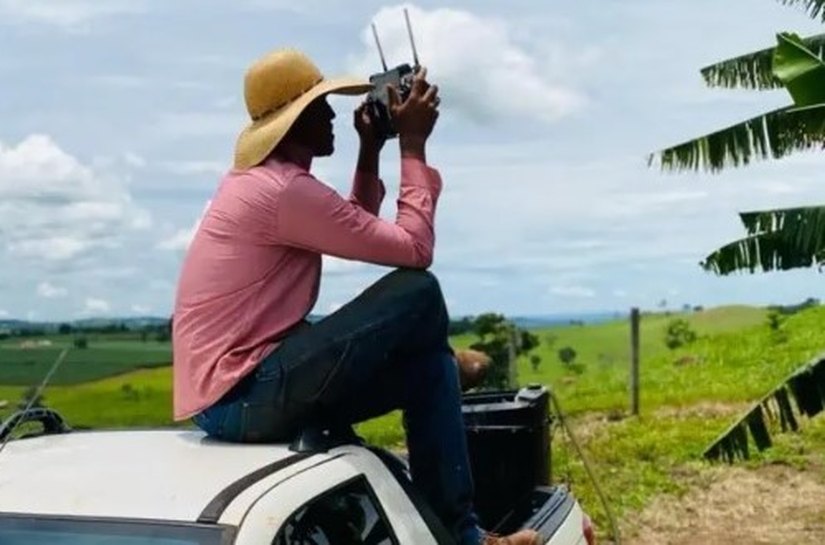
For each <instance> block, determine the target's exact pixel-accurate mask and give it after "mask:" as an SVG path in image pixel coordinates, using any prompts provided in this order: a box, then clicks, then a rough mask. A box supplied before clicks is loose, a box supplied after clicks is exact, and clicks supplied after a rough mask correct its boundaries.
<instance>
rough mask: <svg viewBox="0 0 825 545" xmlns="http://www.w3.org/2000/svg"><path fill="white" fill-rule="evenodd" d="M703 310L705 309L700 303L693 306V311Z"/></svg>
mask: <svg viewBox="0 0 825 545" xmlns="http://www.w3.org/2000/svg"><path fill="white" fill-rule="evenodd" d="M703 310H705V307H703V306H702V305H696V306H695V307H693V312H702V311H703Z"/></svg>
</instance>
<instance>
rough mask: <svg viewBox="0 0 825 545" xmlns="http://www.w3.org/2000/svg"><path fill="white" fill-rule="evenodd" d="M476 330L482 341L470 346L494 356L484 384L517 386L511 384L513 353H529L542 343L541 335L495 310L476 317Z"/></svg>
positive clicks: (499, 388) (498, 387)
mask: <svg viewBox="0 0 825 545" xmlns="http://www.w3.org/2000/svg"><path fill="white" fill-rule="evenodd" d="M473 331H474V332H475V334H476V336H477V337H478V341H476V342H475V343H473V344H472V345H470V348H472V349H474V350H479V351H481V352H484V353H485V354H487V355H488V356H489V357H490V360H491V362H490V366H489V368H488V370H487V374H486V375H485V377H484V380H483V381H482V384H481V386H480V387H481V388H483V389H492V390H501V389H506V388H510V387H515V386H516V385H515V384H510V382H511V381H510V379H511V375H510V356H511V355H515V356H516V357H517V358H518V357H519V356H523V355H527V354H528V353H529V352H530V351H531V350H533V349H535V348H536V347H537V346H538V345H539V338H538V337H537V336H536V335H534V334H533V333H530V332H529V331H526V330H522V329H520V328H519V327H517V326H516V325H515V324H514V323H512V322H510V321H508V320H507V319H506V318H505V317H504V316H503V315H501V314H494V313H487V314H481V315H479V316H478V317H476V319H475V321H474V325H473Z"/></svg>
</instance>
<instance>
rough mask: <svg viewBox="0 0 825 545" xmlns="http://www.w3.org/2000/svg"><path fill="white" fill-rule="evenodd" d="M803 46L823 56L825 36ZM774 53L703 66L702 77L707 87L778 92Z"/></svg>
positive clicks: (812, 38) (771, 50) (808, 40)
mask: <svg viewBox="0 0 825 545" xmlns="http://www.w3.org/2000/svg"><path fill="white" fill-rule="evenodd" d="M803 43H804V44H805V46H806V47H807V48H808V49H810V50H811V51H813V52H814V53H816V54H817V55H818V56H819V57H820V58H821V57H823V55H825V34H817V35H816V36H810V37H808V38H805V39H804V40H803ZM775 50H776V48H775V47H769V48H767V49H762V50H760V51H756V52H754V53H749V54H747V55H741V56H739V57H734V58H732V59H728V60H725V61H721V62H718V63H716V64H712V65H710V66H706V67H705V68H703V69H702V77H703V78H704V79H705V83H707V84H708V86H710V87H724V88H728V89H738V88H741V89H760V90H764V89H780V88H782V87H783V84H782V82H781V81H780V80H779V79H778V78H777V77H776V76H774V74H773V54H774V51H775Z"/></svg>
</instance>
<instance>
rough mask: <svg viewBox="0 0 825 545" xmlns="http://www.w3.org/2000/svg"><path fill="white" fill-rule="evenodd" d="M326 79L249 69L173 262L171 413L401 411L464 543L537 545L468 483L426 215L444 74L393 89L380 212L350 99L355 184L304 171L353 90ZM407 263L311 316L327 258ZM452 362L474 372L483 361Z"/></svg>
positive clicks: (209, 422) (280, 431) (272, 62)
mask: <svg viewBox="0 0 825 545" xmlns="http://www.w3.org/2000/svg"><path fill="white" fill-rule="evenodd" d="M369 89H370V86H369V85H368V84H366V83H365V82H363V81H360V80H354V79H331V80H330V79H325V78H324V77H323V76H322V75H321V73H320V72H319V71H318V69H317V68H316V67H315V66H314V65H313V64H312V62H311V61H310V60H309V59H308V58H307V57H306V56H304V55H303V54H301V53H299V52H297V51H293V50H286V51H276V52H274V53H271V54H269V55H267V56H265V57H264V58H263V59H261V60H259V61H258V62H256V63H255V64H254V65H253V66H252V67H251V68H250V70H249V71H248V72H247V75H246V80H245V98H246V105H247V109H248V111H249V114H250V116H251V118H252V123H251V124H250V125H249V126H248V127H247V128H246V130H244V132H243V133H242V134H241V136H240V138H239V139H238V142H237V146H236V153H235V166H234V168H233V169H232V170H231V171H230V172H229V173H228V174H227V175H226V177H224V179H223V180H222V182H221V184H220V187H219V188H218V191H217V193H216V195H215V197H214V198H213V200H212V203H211V204H210V206H209V208H208V210H207V212H206V214H205V215H204V218H203V220H202V221H201V224H200V226H199V228H198V230H197V233H196V234H195V237H194V239H193V241H192V244H191V246H190V248H189V251H188V253H187V255H186V259H185V261H184V263H183V269H182V272H181V276H180V280H179V285H178V291H177V298H176V303H175V313H174V329H173V332H174V333H173V335H174V339H173V341H174V379H175V385H174V386H175V388H174V395H175V400H174V401H175V417H176V419H178V420H183V419H186V418H194V420H195V422H196V423H197V425H198V426H200V427H201V428H202V429H204V430H205V431H206V432H207V433H209V434H210V435H213V436H215V437H217V438H220V439H223V440H227V441H239V442H265V441H273V442H274V441H290V440H291V439H293V438H294V437H295V436H296V434H297V433H298V432H299V431H300V430H302V429H304V428H306V427H313V426H317V427H328V428H336V427H341V428H347V427H349V426H350V425H352V424H353V423H356V422H360V421H363V420H366V419H369V418H372V417H375V416H378V415H381V414H385V413H387V412H389V411H391V410H393V409H397V408H401V409H403V410H404V418H405V422H406V428H407V442H408V449H409V459H410V471H411V474H412V478H413V481H414V482H415V484H416V485H417V486H418V488H419V489H420V490H421V491H422V493H423V494H424V495H425V497H426V498H427V499H428V500H429V502H430V504H431V505H432V506H433V508H434V509H435V511H436V512H437V513H438V515H439V516H440V518H441V519H442V520H443V521H444V523H445V525H446V526H447V527H448V529H449V530H450V531H451V532H452V533H453V535H454V536H455V538H456V541H457V542H459V543H461V544H462V545H464V544H467V545H477V544H479V543H486V544H511V545H522V544H524V545H527V544H533V543H538V542H539V541H538V537H537V535H536V534H535V532H531V531H525V532H520V533H518V534H515V535H513V536H510V537H507V538H499V537H493V536H489V535H486V534H484V533H483V532H482V531H481V530H480V529H479V528H478V524H477V519H476V517H475V515H474V514H473V510H472V491H473V489H472V479H471V475H470V468H469V463H468V457H467V446H466V440H465V435H464V427H463V420H462V415H461V387H460V379H459V372H457V369H458V367H457V365H456V358H455V357H454V353H453V351H452V350H451V348H450V346H449V345H448V337H447V330H448V323H449V319H448V316H447V310H446V308H445V304H444V299H443V296H442V294H441V290H440V288H439V284H438V282H437V280H436V279H435V277H434V276H433V275H432V274H430V273H429V272H426V271H425V269H426V268H427V267H429V266H430V264H431V262H432V258H433V246H434V241H435V236H434V216H435V208H436V203H437V201H438V197H439V193H440V191H441V184H442V181H441V178H440V176H439V174H438V172H437V171H435V170H434V169H432V168H430V167H429V166H428V165H427V162H426V142H427V139H428V138H429V136H430V134H431V133H432V130H433V128H434V126H435V123H436V120H437V119H438V104H439V98H438V88H437V87H436V86H434V85H433V86H430V85H429V84H428V83H427V81H426V70H423V69H422V70H421V71H420V73H419V74H417V75H416V77H415V81H414V84H413V89H412V93H411V95H410V96H409V98H408V99H407V100H405V101H403V102H402V101H401V99H400V98H399V95H398V93H397V91H396V90H395V89H389V92H390V102H391V105H390V110H391V116H392V119H393V123H394V125H395V127H396V129H397V130H398V132H399V147H400V151H401V184H400V191H399V196H398V214H397V217H396V220H395V222H394V223H392V222H387V221H384V220H382V219H380V218H379V217H378V212H379V207H380V204H381V201H382V199H383V197H384V193H385V192H384V186H383V184H382V182H381V180H380V178H379V177H378V163H379V152H380V150H381V149H382V147H383V144H384V142H383V139H382V138H381V136H380V135H379V134H378V133H377V131H376V130H375V127H374V126H373V123H372V122H371V118H370V116H369V115H368V113H367V109H366V107H365V106H364V105H362V106H361V107H359V108H358V109H357V110H356V111H355V120H354V124H355V128H356V129H357V131H358V134H359V137H360V143H361V147H360V152H359V156H358V166H357V169H356V174H355V178H354V181H353V186H352V192H351V195H350V196H349V198H343V197H342V196H340V195H339V194H338V193H336V192H335V191H334V190H333V189H331V188H330V187H328V186H326V185H324V184H323V183H321V182H320V181H319V180H317V179H316V178H314V177H313V176H312V174H310V166H311V163H312V159H313V157H318V156H326V155H330V154H331V153H332V152H333V149H334V137H333V133H332V119H333V118H334V117H335V114H334V112H333V111H332V109H331V108H330V107H329V105H328V104H327V102H326V95H327V94H329V93H339V94H352V95H355V94H362V93H364V92H366V91H368V90H369ZM322 254H329V255H335V256H339V257H342V258H347V259H355V260H360V261H366V262H371V263H377V264H381V265H388V266H394V267H399V269H397V270H395V271H393V272H392V273H390V274H388V275H387V276H385V277H383V278H382V279H380V280H379V281H378V282H377V283H375V284H374V285H372V286H370V287H369V288H368V289H367V290H366V291H365V292H364V293H362V294H361V295H359V296H358V297H357V298H356V299H355V300H353V301H352V302H350V303H349V304H347V305H345V306H344V307H342V308H341V309H340V310H338V311H337V312H335V313H333V314H332V315H330V316H328V317H326V318H324V319H323V320H321V321H320V322H318V323H316V324H313V325H310V324H309V323H308V322H306V321H305V318H306V316H307V314H308V313H309V311H310V309H311V308H312V307H313V305H314V304H315V302H316V299H317V295H318V290H319V283H320V276H321V255H322ZM460 363H461V365H460V369H461V374H462V377H463V379H464V382H465V384H467V383H471V382H472V381H473V379H474V378H475V377H473V376H472V374H473V373H474V372H477V370H478V369H477V368H476V369H475V370H474V369H471V366H472V365H476V366H478V365H479V363H480V362H479V361H478V358H473V357H469V358H465V359H464V360H462V361H461V362H460Z"/></svg>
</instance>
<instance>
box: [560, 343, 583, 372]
mask: <svg viewBox="0 0 825 545" xmlns="http://www.w3.org/2000/svg"><path fill="white" fill-rule="evenodd" d="M577 355H578V354H577V352H576V349H575V348H573V347H572V346H565V347H564V348H560V349H559V361H561V362H562V363H563V364H564V365H566V366H568V367H569V366H570V365H572V364H573V362H574V361H576V356H577Z"/></svg>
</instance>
